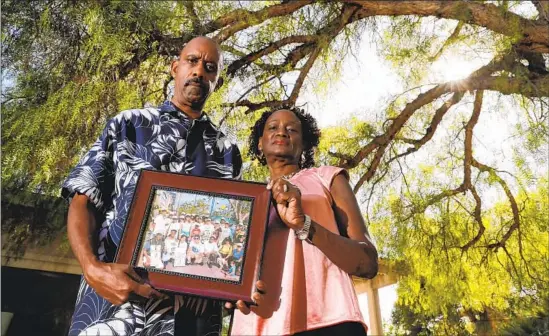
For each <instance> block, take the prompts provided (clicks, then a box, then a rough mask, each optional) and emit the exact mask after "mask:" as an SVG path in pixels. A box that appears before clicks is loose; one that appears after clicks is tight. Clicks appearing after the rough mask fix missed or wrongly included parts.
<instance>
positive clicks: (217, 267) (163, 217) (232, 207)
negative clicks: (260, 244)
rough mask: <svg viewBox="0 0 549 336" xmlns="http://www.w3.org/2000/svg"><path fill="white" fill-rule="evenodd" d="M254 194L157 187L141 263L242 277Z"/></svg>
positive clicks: (189, 273) (210, 275)
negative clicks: (230, 194)
mask: <svg viewBox="0 0 549 336" xmlns="http://www.w3.org/2000/svg"><path fill="white" fill-rule="evenodd" d="M252 203H253V199H251V198H248V197H245V198H243V197H234V196H233V197H231V196H221V195H215V194H207V193H198V192H193V191H181V190H177V189H171V188H170V189H162V188H155V190H154V191H153V193H151V201H150V202H149V204H148V205H147V210H148V211H147V216H146V218H145V220H146V225H145V226H144V227H143V228H144V235H143V233H142V236H141V237H142V239H140V242H139V246H138V248H137V251H138V254H137V258H138V259H137V262H136V264H135V265H136V266H137V267H142V268H154V269H157V270H165V271H169V272H175V273H178V274H182V275H187V276H195V277H204V278H208V279H211V280H226V281H233V282H240V276H241V275H242V262H243V260H244V257H245V256H244V251H245V249H246V243H247V239H246V238H247V236H248V227H249V223H250V221H249V220H250V214H251V211H252Z"/></svg>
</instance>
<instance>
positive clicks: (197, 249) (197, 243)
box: [187, 236, 204, 265]
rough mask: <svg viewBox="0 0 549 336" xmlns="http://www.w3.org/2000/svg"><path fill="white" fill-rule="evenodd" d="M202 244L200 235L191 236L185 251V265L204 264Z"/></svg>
mask: <svg viewBox="0 0 549 336" xmlns="http://www.w3.org/2000/svg"><path fill="white" fill-rule="evenodd" d="M203 258H204V244H203V243H202V241H201V240H200V236H193V238H192V239H191V242H190V244H189V252H187V265H194V264H199V265H203V264H204V259H203Z"/></svg>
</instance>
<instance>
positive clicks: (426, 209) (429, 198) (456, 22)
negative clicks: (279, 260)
mask: <svg viewBox="0 0 549 336" xmlns="http://www.w3.org/2000/svg"><path fill="white" fill-rule="evenodd" d="M2 9H3V10H2V22H3V26H2V54H3V55H4V62H3V67H2V68H3V70H2V71H3V82H4V84H8V88H7V89H5V90H3V92H2V151H3V156H2V181H3V183H2V191H3V193H4V195H10V196H9V197H10V199H17V198H21V195H23V193H22V191H26V193H25V195H36V193H38V194H51V195H56V194H57V193H58V189H59V186H60V184H61V182H62V180H63V178H64V177H65V176H66V174H67V171H68V169H69V167H72V166H73V165H74V164H75V162H76V161H77V160H78V157H79V156H80V155H81V154H82V153H83V152H84V151H85V150H86V148H88V147H89V144H90V143H91V142H92V141H93V140H94V139H95V138H96V137H97V135H98V134H99V132H100V129H99V128H98V127H97V125H103V124H105V121H106V120H107V119H108V118H110V117H112V116H113V115H115V114H116V113H117V112H118V111H120V110H123V109H127V108H135V107H139V106H143V105H145V104H158V103H159V102H160V101H161V100H162V99H165V98H166V97H168V96H169V94H170V87H171V83H170V81H171V78H170V75H169V73H168V72H167V69H168V64H169V62H170V60H171V59H172V58H173V57H176V56H177V54H178V51H179V49H180V47H181V46H182V45H183V44H184V43H185V42H187V41H189V40H190V39H191V38H192V37H193V36H196V35H204V34H207V35H209V36H212V37H213V38H215V39H216V40H217V41H219V42H220V43H221V45H222V48H223V50H224V51H225V64H226V66H225V71H224V74H223V85H222V87H221V88H220V90H218V91H217V93H216V94H215V96H214V97H212V99H211V101H210V102H209V105H208V110H211V111H216V112H214V113H213V117H214V119H215V120H220V122H221V123H222V125H223V127H224V128H225V129H226V130H227V131H228V132H229V133H231V134H232V135H233V136H234V137H235V138H236V139H238V140H239V141H241V142H242V141H243V140H244V139H245V138H246V136H247V135H248V134H249V129H248V127H247V126H249V123H250V122H251V121H253V120H255V119H256V118H257V116H258V115H259V113H260V112H262V111H263V110H264V109H265V108H275V107H277V106H281V105H282V104H295V103H299V102H300V101H299V98H300V94H301V93H302V92H303V90H304V89H305V88H310V87H313V86H315V87H320V88H321V87H323V86H326V85H328V83H330V82H334V81H337V80H339V78H338V73H339V70H340V69H341V67H342V64H343V62H344V61H345V60H346V59H349V58H351V57H352V56H353V54H354V52H355V51H356V49H357V46H359V45H360V42H361V37H362V36H364V34H369V35H371V37H372V39H374V40H375V42H376V43H377V44H378V45H379V46H381V50H382V52H381V53H382V56H383V57H384V58H385V59H386V60H387V62H391V64H392V65H393V69H394V71H395V73H397V74H399V75H400V76H401V78H403V81H404V82H405V83H406V87H405V88H404V92H402V94H400V95H398V96H395V97H392V99H391V101H390V102H389V103H388V104H386V106H385V107H384V108H383V109H382V110H381V111H377V112H376V114H375V115H373V114H372V115H367V116H365V117H355V118H354V119H351V120H349V121H348V122H347V123H346V125H345V126H340V127H333V128H330V129H325V130H324V140H323V142H322V144H321V148H320V151H319V153H318V158H319V161H320V162H321V163H325V164H335V165H339V166H341V167H344V168H347V169H349V170H350V172H351V175H352V182H353V187H354V190H355V192H356V193H357V195H358V196H359V197H360V198H361V199H362V200H364V201H365V215H366V216H367V222H368V224H369V225H371V228H372V231H373V232H375V233H377V236H378V237H385V238H386V239H388V240H387V241H381V240H378V243H379V245H380V248H381V251H382V255H385V256H388V257H390V258H392V259H395V260H403V261H404V262H405V263H406V264H407V265H408V268H409V269H410V270H411V271H410V272H409V275H408V276H407V277H405V278H404V279H403V281H401V287H400V288H401V294H402V295H401V299H402V300H403V304H404V305H407V306H408V307H409V308H412V309H413V310H415V311H416V312H428V313H429V316H432V315H433V314H435V313H436V314H440V315H441V316H449V315H448V314H446V313H445V311H444V310H445V309H447V308H444V307H450V306H452V307H453V306H456V305H458V306H460V305H461V306H462V307H463V309H465V310H466V311H471V312H472V314H473V315H475V314H476V315H479V314H480V315H482V314H485V316H500V315H501V314H503V315H505V316H513V314H518V312H519V310H518V308H516V307H506V305H509V302H511V301H512V300H517V296H520V295H523V296H524V297H526V298H528V299H527V300H524V302H523V303H520V305H524V307H525V308H528V309H526V310H524V311H525V312H526V313H529V312H532V313H533V308H532V307H534V306H535V301H536V300H539V299H540V298H541V297H542V296H543V295H545V294H546V293H547V287H546V284H547V280H548V279H547V277H545V276H543V274H547V273H548V272H546V271H547V263H546V262H545V263H543V262H542V261H547V249H546V248H544V247H543V246H545V245H546V244H545V245H543V244H542V243H541V242H543V241H544V239H545V241H546V238H547V227H546V225H545V226H544V224H541V223H546V222H547V217H548V216H547V202H546V200H545V201H544V199H543V196H540V195H543V194H542V192H543V191H547V180H546V179H545V180H544V179H540V177H542V176H544V175H546V174H547V169H545V168H541V169H540V168H539V166H540V165H538V164H537V163H539V162H541V163H542V165H541V166H543V164H545V166H546V165H547V155H546V152H545V151H544V149H545V148H546V147H547V137H548V135H549V128H548V125H547V116H548V109H549V108H548V106H549V103H548V97H549V74H548V69H547V68H548V64H547V63H548V54H549V21H548V17H549V7H548V5H547V3H546V2H543V1H531V2H528V3H526V2H519V1H506V0H505V1H504V0H502V1H495V2H494V1H492V2H482V1H478V2H471V1H380V2H376V1H358V0H357V1H353V0H346V1H341V2H335V3H334V2H313V1H312V0H301V1H281V2H278V1H265V2H235V1H227V2H217V1H197V2H167V1H149V2H119V1H107V0H97V1H88V2H80V1H78V2H77V1H61V0H49V1H43V2H39V3H32V5H29V4H28V3H25V2H21V1H6V2H4V6H3V8H2ZM456 50H472V51H473V52H476V53H484V54H490V55H491V57H492V59H491V61H489V62H486V64H484V65H482V66H480V67H479V68H478V69H476V70H475V71H473V72H472V73H470V74H468V75H467V76H465V77H464V78H463V79H462V80H459V81H450V82H446V81H437V82H435V83H432V82H429V78H428V75H429V73H428V72H427V71H426V69H428V65H430V64H432V63H433V62H436V61H437V60H438V59H440V58H441V57H445V55H449V54H451V53H454V52H456ZM509 107H512V110H513V111H518V112H514V113H516V115H515V117H516V118H517V120H518V121H517V122H516V123H515V125H514V126H515V127H516V132H515V134H514V135H515V138H516V141H515V142H514V145H513V146H514V147H513V156H514V160H515V165H514V172H513V174H509V173H507V172H504V171H502V169H501V168H500V167H498V165H497V163H498V162H497V161H493V162H487V161H485V160H484V157H482V156H479V154H478V152H479V148H478V139H479V138H481V137H482V136H483V134H481V133H479V132H480V131H478V130H479V126H478V124H479V120H482V118H484V117H486V116H488V115H489V116H492V115H498V113H499V115H500V116H501V114H503V113H504V111H503V109H506V108H509ZM346 132H348V133H349V135H346V134H345V133H346ZM445 133H446V134H445ZM243 149H244V151H245V149H246V148H245V146H243ZM426 152H429V153H430V154H432V155H429V156H427V157H426V156H425V155H424V153H426ZM265 174H266V173H265V171H264V170H261V169H259V167H258V166H257V165H256V164H255V163H250V164H246V165H245V176H246V177H247V178H250V179H254V180H263V177H264V176H265ZM489 190H493V192H495V193H497V194H498V195H502V196H504V199H500V200H498V202H494V201H489V198H490V193H489V192H488V191H489ZM532 195H537V196H535V197H534V196H532ZM5 197H6V196H5ZM22 202H25V201H22ZM543 220H545V222H543ZM2 225H3V231H4V232H9V233H11V234H15V232H17V235H19V237H20V240H19V241H24V239H26V238H25V237H32V233H33V232H34V231H33V230H34V229H33V228H34V227H35V226H33V225H29V226H28V227H29V229H28V230H18V231H16V230H15V228H16V226H13V225H7V224H6V225H5V224H4V222H3V224H2ZM52 225H53V224H52ZM53 226H54V227H53V228H52V229H58V227H55V225H53ZM21 232H23V233H21ZM21 237H22V238H21ZM440 257H443V258H444V261H443V262H441V260H440ZM423 265H427V266H428V267H425V268H422V267H421V266H423ZM533 270H536V271H535V272H534V271H533ZM437 272H446V273H444V276H439V277H437V276H436V275H437V274H438V273H437ZM544 272H545V273H544ZM495 275H498V276H499V275H501V276H503V277H504V278H505V282H504V283H505V286H503V287H502V288H501V289H499V290H496V289H494V288H493V287H494V286H493V285H492V284H493V282H494V281H496V280H494V279H493V277H494V276H495ZM422 279H423V280H422ZM453 279H461V280H462V281H459V282H457V283H456V284H455V286H450V285H452V283H451V280H453ZM473 280H482V281H484V283H482V284H479V285H477V286H476V287H474V288H468V287H467V286H471V285H473V282H474V281H473ZM421 281H425V286H427V288H429V293H431V294H430V295H424V294H420V293H423V292H420V291H418V290H415V288H416V287H417V286H418V284H420V283H421ZM437 281H439V282H440V283H443V284H444V286H446V285H448V286H450V287H451V288H453V289H452V290H450V291H448V290H446V289H445V288H443V287H441V285H440V283H437ZM454 282H455V281H454ZM419 287H421V286H419ZM485 289H489V290H485ZM406 290H408V292H409V293H412V294H413V295H412V294H410V295H406V294H405V292H406ZM483 291H484V292H486V293H484V294H486V295H483V293H482V292H483ZM414 295H415V296H414ZM437 295H439V296H440V297H442V298H443V299H444V301H445V302H446V303H447V304H444V305H439V304H437V301H436V300H435V299H436V298H437ZM470 298H474V300H476V301H469V300H468V299H470ZM436 314H435V315H436ZM480 315H479V316H480ZM503 315H502V316H503ZM501 320H503V318H502V319H501Z"/></svg>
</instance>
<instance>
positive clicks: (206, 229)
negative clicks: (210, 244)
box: [200, 217, 214, 241]
mask: <svg viewBox="0 0 549 336" xmlns="http://www.w3.org/2000/svg"><path fill="white" fill-rule="evenodd" d="M200 229H201V230H202V233H201V234H200V235H201V237H202V239H203V240H205V241H208V240H210V236H211V235H212V233H213V229H214V226H213V225H212V220H211V219H210V217H205V218H204V225H202V227H201V228H200Z"/></svg>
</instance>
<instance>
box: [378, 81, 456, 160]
mask: <svg viewBox="0 0 549 336" xmlns="http://www.w3.org/2000/svg"><path fill="white" fill-rule="evenodd" d="M462 98H463V93H462V92H457V93H454V94H453V95H452V98H450V99H449V100H447V101H446V102H445V103H444V104H442V106H441V107H439V108H438V109H437V111H436V112H435V115H434V116H433V119H432V120H431V123H430V125H429V127H427V130H426V132H425V135H424V136H423V137H421V139H408V138H398V140H401V141H403V142H406V143H408V144H410V145H413V147H409V148H408V149H407V150H406V151H405V152H404V153H400V154H398V155H396V156H395V157H393V158H391V160H389V161H388V162H387V163H390V162H392V161H394V160H396V159H398V158H401V157H403V156H406V155H409V154H412V153H414V152H417V151H418V150H419V149H420V148H421V147H423V145H425V144H426V143H427V142H428V141H429V140H431V138H432V137H433V135H435V132H436V130H437V128H438V125H439V124H440V122H441V121H442V118H443V117H444V115H445V114H446V112H448V110H449V109H450V108H451V107H452V106H454V105H455V104H457V103H459V101H461V99H462ZM395 139H396V137H395Z"/></svg>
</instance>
